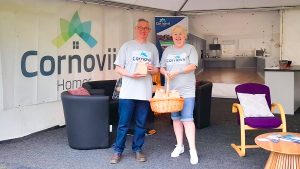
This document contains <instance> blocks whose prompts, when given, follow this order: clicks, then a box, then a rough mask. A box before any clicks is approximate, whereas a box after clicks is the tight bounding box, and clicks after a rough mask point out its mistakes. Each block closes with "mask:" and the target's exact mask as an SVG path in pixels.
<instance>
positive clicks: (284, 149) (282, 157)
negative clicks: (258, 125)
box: [255, 132, 300, 169]
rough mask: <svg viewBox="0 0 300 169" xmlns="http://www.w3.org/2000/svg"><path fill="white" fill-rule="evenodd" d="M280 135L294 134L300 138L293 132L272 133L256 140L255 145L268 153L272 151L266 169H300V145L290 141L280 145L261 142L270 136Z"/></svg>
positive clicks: (299, 135) (262, 135)
mask: <svg viewBox="0 0 300 169" xmlns="http://www.w3.org/2000/svg"><path fill="white" fill-rule="evenodd" d="M272 134H273V135H274V134H279V135H282V136H283V135H287V134H292V135H294V136H296V137H300V133H291V132H286V133H283V132H272V133H265V134H261V135H259V136H257V137H256V138H255V143H256V144H257V145H258V146H259V147H261V148H263V149H265V150H268V151H271V154H270V156H269V159H268V161H267V163H266V165H265V169H271V168H272V169H273V168H278V169H279V168H280V169H299V168H300V144H298V143H294V142H290V141H282V140H280V141H279V142H278V143H274V142H272V141H259V140H260V139H262V138H266V137H268V136H270V135H272Z"/></svg>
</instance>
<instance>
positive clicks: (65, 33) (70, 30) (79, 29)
mask: <svg viewBox="0 0 300 169" xmlns="http://www.w3.org/2000/svg"><path fill="white" fill-rule="evenodd" d="M91 25H92V23H91V21H87V22H81V21H80V18H79V15H78V12H77V11H76V12H75V14H74V15H73V17H72V20H71V22H69V21H67V20H65V19H62V18H61V19H60V31H61V33H60V35H59V36H58V37H57V38H55V39H54V40H53V41H52V43H53V44H54V45H55V46H56V47H57V48H60V47H61V46H62V45H63V44H65V43H66V42H67V41H68V40H69V39H70V38H71V37H72V36H73V35H74V34H77V35H78V36H79V37H81V39H82V40H84V41H85V42H86V43H87V44H88V45H89V46H90V47H91V48H93V47H94V46H95V45H96V44H97V41H96V40H95V39H94V38H93V37H92V36H91V35H90V33H91Z"/></svg>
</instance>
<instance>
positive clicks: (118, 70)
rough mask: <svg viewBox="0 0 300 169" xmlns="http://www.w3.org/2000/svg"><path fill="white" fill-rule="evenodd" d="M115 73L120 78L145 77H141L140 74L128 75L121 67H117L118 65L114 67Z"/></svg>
mask: <svg viewBox="0 0 300 169" xmlns="http://www.w3.org/2000/svg"><path fill="white" fill-rule="evenodd" d="M115 71H116V72H117V73H119V74H120V75H121V76H126V77H131V78H140V77H145V75H141V74H130V73H129V72H127V71H126V70H125V69H124V68H122V67H121V66H118V65H116V69H115Z"/></svg>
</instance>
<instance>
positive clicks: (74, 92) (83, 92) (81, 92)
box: [68, 87, 90, 96]
mask: <svg viewBox="0 0 300 169" xmlns="http://www.w3.org/2000/svg"><path fill="white" fill-rule="evenodd" d="M68 92H69V93H70V94H71V95H77V96H89V95H90V93H89V92H88V90H86V89H85V88H83V87H79V88H77V89H72V90H68Z"/></svg>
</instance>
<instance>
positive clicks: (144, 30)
mask: <svg viewBox="0 0 300 169" xmlns="http://www.w3.org/2000/svg"><path fill="white" fill-rule="evenodd" d="M150 30H151V29H150V24H149V22H148V21H147V20H145V19H139V20H138V21H137V23H136V26H135V28H134V31H135V39H134V40H131V41H128V42H126V43H124V44H123V45H122V47H121V48H120V51H119V52H118V55H117V58H116V61H115V63H114V64H115V65H116V69H115V70H116V72H117V73H119V74H120V75H121V76H122V87H121V90H120V95H119V124H118V129H117V136H116V141H115V143H114V145H113V147H114V154H113V156H112V158H111V160H110V163H111V164H116V163H118V162H120V160H121V157H122V153H123V151H124V148H125V142H126V134H127V131H128V127H129V125H130V121H131V119H132V118H134V119H135V127H134V137H133V142H132V151H133V152H134V153H135V158H136V161H139V162H145V161H147V158H146V157H145V155H144V154H143V153H142V146H143V144H144V138H145V123H146V118H147V114H148V111H149V110H150V103H149V99H150V98H151V96H152V77H151V74H154V73H157V72H158V67H159V57H158V51H157V49H156V47H155V45H154V44H152V43H150V42H147V38H148V35H149V32H150ZM141 62H143V63H146V65H147V72H146V74H139V73H135V71H136V67H137V65H138V64H139V63H141ZM133 116H134V117H133Z"/></svg>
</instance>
